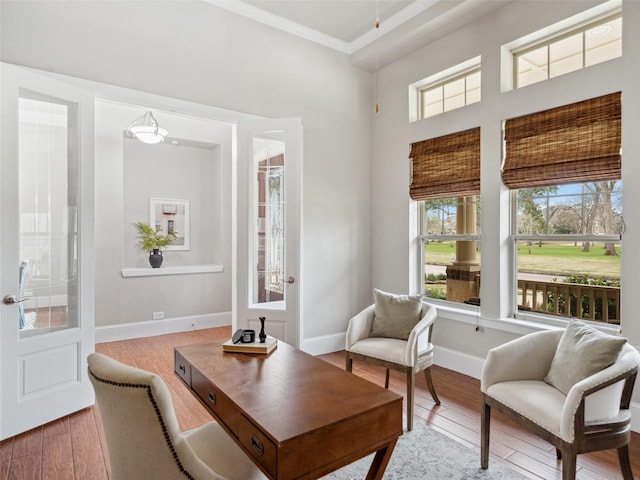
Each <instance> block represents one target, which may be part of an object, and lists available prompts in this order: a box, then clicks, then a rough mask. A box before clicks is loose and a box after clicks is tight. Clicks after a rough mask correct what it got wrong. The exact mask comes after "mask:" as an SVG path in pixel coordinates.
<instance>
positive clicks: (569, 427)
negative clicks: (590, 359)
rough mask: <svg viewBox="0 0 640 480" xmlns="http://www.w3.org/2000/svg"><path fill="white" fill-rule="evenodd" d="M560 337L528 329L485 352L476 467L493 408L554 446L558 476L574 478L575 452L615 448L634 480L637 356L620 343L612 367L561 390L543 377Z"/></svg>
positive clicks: (485, 458)
mask: <svg viewBox="0 0 640 480" xmlns="http://www.w3.org/2000/svg"><path fill="white" fill-rule="evenodd" d="M562 335H563V331H562V330H559V331H555V330H554V331H542V332H537V333H532V334H529V335H524V336H522V337H520V338H517V339H515V340H512V341H511V342H508V343H505V344H504V345H501V346H499V347H496V348H494V349H492V350H490V351H489V354H488V355H487V359H486V361H485V363H484V366H483V369H482V376H481V383H480V389H481V391H482V397H483V402H482V411H481V461H480V463H481V467H482V468H487V467H488V464H489V427H490V418H491V409H494V410H497V411H499V412H501V413H503V414H505V415H506V416H508V417H509V418H511V419H513V420H515V421H516V422H517V423H518V424H520V425H522V426H524V427H525V428H526V429H527V430H529V431H531V432H532V433H534V434H535V435H537V436H539V437H540V438H542V439H544V440H546V441H548V442H549V443H551V444H552V445H554V446H555V447H556V454H557V456H558V458H559V459H562V478H563V480H573V479H575V475H576V457H577V455H578V454H579V453H586V452H591V451H595V450H606V449H617V451H618V458H619V461H620V467H621V469H622V474H623V478H625V480H630V479H633V475H632V473H631V465H630V463H629V450H628V444H629V440H630V423H631V415H630V413H629V403H630V401H631V393H632V390H633V385H634V382H635V378H636V373H637V369H638V364H639V363H640V355H639V354H638V352H637V351H636V349H635V348H634V347H633V346H631V345H629V344H624V345H623V346H622V349H621V350H620V353H618V354H617V358H615V361H614V363H613V364H612V365H610V366H608V367H606V368H604V369H602V370H599V371H597V372H596V373H593V374H591V375H589V376H587V377H586V378H584V379H582V380H579V381H578V382H577V383H575V384H573V383H572V382H570V383H569V384H568V386H567V388H568V392H567V393H566V394H565V393H563V392H562V391H560V390H559V389H557V388H556V387H555V386H552V385H551V384H549V383H547V382H546V381H545V377H547V381H549V378H548V376H549V372H550V367H551V365H552V361H554V356H555V354H556V349H557V346H558V344H559V342H560V340H561V337H562ZM582 363H584V362H582ZM578 365H579V364H578ZM567 367H568V368H571V367H570V366H569V365H567ZM571 384H573V386H570V385H571Z"/></svg>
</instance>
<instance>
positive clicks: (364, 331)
mask: <svg viewBox="0 0 640 480" xmlns="http://www.w3.org/2000/svg"><path fill="white" fill-rule="evenodd" d="M375 310H376V306H375V304H373V305H369V306H368V307H367V308H365V309H364V310H362V311H361V312H360V313H358V314H357V315H355V316H354V317H352V318H351V320H349V326H348V327H347V334H346V338H345V341H346V342H345V343H346V350H347V351H350V350H351V346H352V345H353V344H354V343H356V342H359V341H360V340H363V339H365V338H367V337H368V336H369V333H371V324H372V323H373V314H374V312H375Z"/></svg>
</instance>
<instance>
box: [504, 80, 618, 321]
mask: <svg viewBox="0 0 640 480" xmlns="http://www.w3.org/2000/svg"><path fill="white" fill-rule="evenodd" d="M621 113H622V112H621V94H620V93H619V92H618V93H612V94H609V95H605V96H602V97H598V98H594V99H590V100H585V101H582V102H578V103H574V104H570V105H565V106H562V107H557V108H553V109H550V110H546V111H543V112H537V113H534V114H530V115H525V116H523V117H519V118H514V119H510V120H507V121H506V122H505V161H504V165H503V171H502V178H503V181H504V183H505V185H506V186H507V187H509V188H510V189H511V198H512V212H514V216H513V219H512V222H513V225H512V238H513V242H514V248H513V251H514V255H515V258H514V264H515V270H516V272H517V275H516V285H515V286H514V296H515V297H516V299H515V302H514V303H515V305H516V307H515V308H514V310H515V313H516V314H518V315H527V314H528V313H527V312H536V313H538V314H540V313H542V314H549V315H554V316H556V317H564V318H570V317H579V318H583V319H587V320H592V321H598V322H605V323H613V324H619V323H620V281H621V278H620V259H621V254H622V250H621V234H622V231H623V221H622V190H621V182H620V178H621V162H622V158H621V153H620V146H621V128H622V125H621Z"/></svg>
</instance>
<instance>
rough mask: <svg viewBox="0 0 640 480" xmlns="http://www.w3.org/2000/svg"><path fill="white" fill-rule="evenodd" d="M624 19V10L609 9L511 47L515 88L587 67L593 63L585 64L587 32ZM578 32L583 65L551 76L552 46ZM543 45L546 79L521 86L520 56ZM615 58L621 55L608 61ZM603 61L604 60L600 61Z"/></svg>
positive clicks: (512, 80)
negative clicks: (519, 74)
mask: <svg viewBox="0 0 640 480" xmlns="http://www.w3.org/2000/svg"><path fill="white" fill-rule="evenodd" d="M618 19H620V20H622V10H620V9H616V10H613V11H609V12H607V13H606V14H604V15H600V16H596V17H593V18H590V19H588V20H587V21H585V22H581V23H576V24H574V25H572V26H570V27H569V28H566V29H564V30H561V31H559V32H556V33H554V34H551V35H547V36H544V37H542V38H538V39H536V40H534V41H531V42H528V43H526V44H525V45H522V46H520V47H517V48H512V49H510V55H511V75H512V79H511V82H512V85H513V89H514V90H517V89H519V88H524V87H528V86H530V85H534V84H536V83H540V82H543V81H546V80H550V79H551V78H557V77H560V76H562V75H565V74H566V73H571V72H573V71H578V70H582V69H584V68H587V67H588V66H591V65H585V60H586V46H585V36H586V35H587V32H588V31H589V30H591V29H593V28H595V27H597V26H599V25H600V24H602V23H606V22H610V21H613V20H618ZM577 34H581V36H582V50H581V63H582V66H581V67H580V68H578V69H576V70H571V71H570V72H566V73H561V74H560V75H556V76H553V77H552V76H551V62H550V48H551V46H552V45H554V44H556V43H558V42H560V41H562V40H565V39H567V38H569V37H572V36H574V35H577ZM621 41H622V37H621ZM542 47H546V52H547V63H546V78H545V79H544V80H540V81H537V82H533V83H528V84H526V85H522V86H520V85H519V84H518V58H519V57H521V56H522V55H525V54H527V53H529V52H532V51H534V50H537V49H539V48H542ZM620 56H622V53H621V54H620ZM615 58H620V57H612V58H609V59H607V60H605V62H606V61H609V60H613V59H615ZM600 63H602V62H600Z"/></svg>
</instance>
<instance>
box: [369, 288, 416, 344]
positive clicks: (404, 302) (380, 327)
mask: <svg viewBox="0 0 640 480" xmlns="http://www.w3.org/2000/svg"><path fill="white" fill-rule="evenodd" d="M373 296H374V298H375V303H376V308H375V313H374V316H373V325H372V326H371V333H370V334H369V336H370V337H387V338H399V339H400V340H407V339H408V338H409V334H410V333H411V330H412V329H413V327H415V326H416V323H418V322H419V321H420V313H421V312H422V296H421V295H394V294H392V293H387V292H383V291H382V290H378V289H374V290H373Z"/></svg>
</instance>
